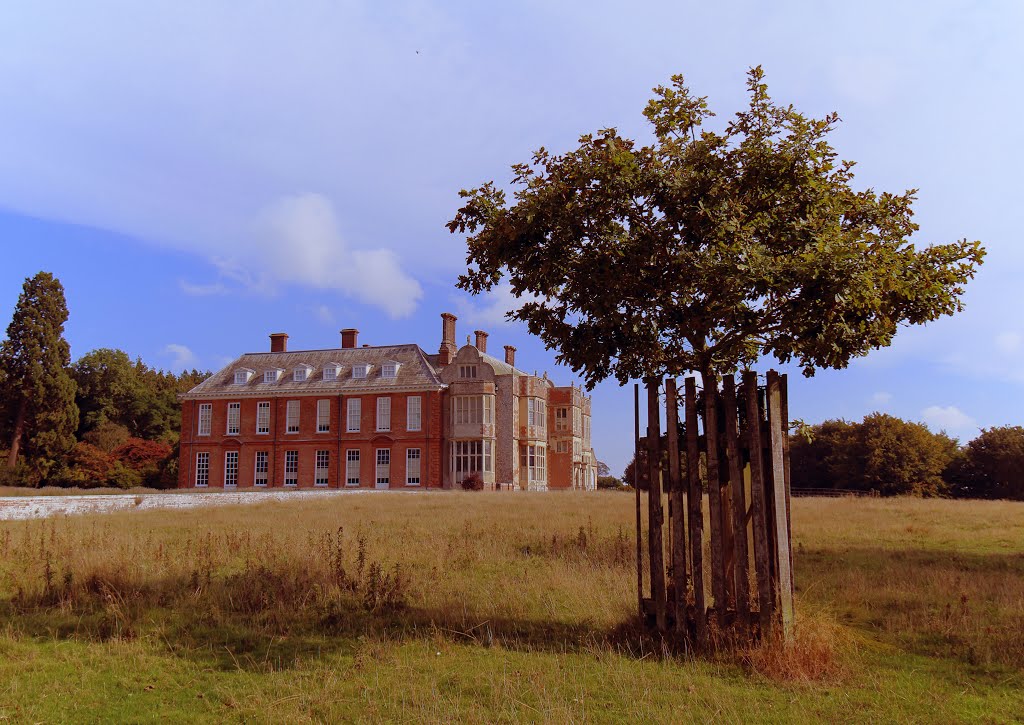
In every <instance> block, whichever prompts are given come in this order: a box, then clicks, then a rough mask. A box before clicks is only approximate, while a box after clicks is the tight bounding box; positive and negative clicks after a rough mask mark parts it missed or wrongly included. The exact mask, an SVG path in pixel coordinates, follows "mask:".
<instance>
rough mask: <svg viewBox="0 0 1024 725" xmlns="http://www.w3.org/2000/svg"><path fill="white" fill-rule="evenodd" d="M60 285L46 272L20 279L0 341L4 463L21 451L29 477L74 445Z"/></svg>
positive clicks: (75, 419)
mask: <svg viewBox="0 0 1024 725" xmlns="http://www.w3.org/2000/svg"><path fill="white" fill-rule="evenodd" d="M67 319H68V308H67V302H66V301H65V299H64V287H63V286H62V285H61V283H60V281H59V280H58V279H57V278H55V277H54V276H53V275H52V274H50V273H49V272H39V273H38V274H37V275H35V276H34V277H31V278H29V279H26V280H25V284H24V285H23V287H22V292H21V296H20V297H19V298H18V303H17V305H16V306H15V308H14V316H13V317H12V319H11V324H10V325H9V326H8V327H7V339H6V340H4V341H3V343H2V344H0V368H2V369H3V370H4V371H5V375H4V380H3V385H2V387H0V410H2V411H3V417H4V428H5V430H7V431H9V435H10V439H9V440H10V445H9V450H8V457H7V468H8V469H9V470H12V469H14V468H15V466H16V465H17V463H18V456H19V455H20V454H22V453H24V455H25V458H26V459H27V461H28V463H29V466H30V468H31V469H32V471H33V475H34V477H35V478H36V479H37V480H38V479H41V478H45V476H46V475H47V473H48V472H49V471H50V469H51V468H52V467H53V466H54V465H55V463H56V462H57V461H58V460H59V459H60V458H62V457H63V456H64V455H65V454H66V453H68V452H70V451H71V449H72V448H74V445H75V437H74V435H75V429H76V428H77V427H78V407H77V406H76V405H75V381H74V380H72V379H71V376H70V375H69V374H68V369H67V368H68V365H69V364H70V362H71V348H70V346H69V345H68V343H67V340H65V339H64V323H65V322H67Z"/></svg>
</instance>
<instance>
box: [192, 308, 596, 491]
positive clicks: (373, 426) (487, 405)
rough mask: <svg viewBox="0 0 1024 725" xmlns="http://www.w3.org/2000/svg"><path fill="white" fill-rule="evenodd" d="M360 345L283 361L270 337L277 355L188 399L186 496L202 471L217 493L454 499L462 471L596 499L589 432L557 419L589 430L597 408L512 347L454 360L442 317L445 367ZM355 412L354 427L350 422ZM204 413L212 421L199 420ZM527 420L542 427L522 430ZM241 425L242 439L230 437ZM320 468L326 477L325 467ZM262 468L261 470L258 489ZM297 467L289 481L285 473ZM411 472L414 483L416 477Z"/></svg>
mask: <svg viewBox="0 0 1024 725" xmlns="http://www.w3.org/2000/svg"><path fill="white" fill-rule="evenodd" d="M357 335H358V331H357V330H354V329H351V328H349V329H346V330H343V331H342V340H343V345H342V347H341V348H336V349H329V350H306V351H294V352H288V351H287V349H286V348H287V335H284V334H283V333H275V334H274V335H272V336H271V352H269V353H248V354H246V355H243V356H241V357H240V358H238V359H237V360H235V361H234V362H232V363H231V364H230V365H228V366H227V367H225V368H224V369H223V370H221V371H218V372H217V373H216V374H214V375H213V376H212V377H211V378H209V379H208V380H206V381H204V382H203V383H201V384H200V385H198V386H196V387H195V388H193V389H192V390H191V391H189V392H188V393H186V394H185V395H183V396H182V415H181V426H182V427H181V450H180V458H179V469H178V470H179V474H178V486H179V488H192V487H195V486H196V485H197V483H199V482H200V481H199V480H198V478H197V474H198V473H199V470H200V467H202V469H203V470H204V480H205V481H206V482H207V483H206V485H208V486H209V487H213V488H216V487H221V486H224V485H225V484H226V483H229V484H230V481H231V480H234V481H236V483H235V484H234V486H235V487H250V486H254V485H260V486H262V485H265V486H266V487H267V488H279V487H284V486H286V485H287V486H288V487H289V488H290V487H292V486H293V485H294V487H295V488H316V487H328V488H350V487H356V486H358V487H360V488H391V489H395V488H441V487H444V488H452V487H457V486H458V485H459V484H460V483H461V478H463V477H465V475H466V471H467V470H472V471H475V472H478V473H479V474H480V475H481V478H482V479H483V481H484V483H485V486H486V487H487V488H520V489H527V488H534V489H546V488H593V487H594V484H595V483H596V459H593V452H592V451H591V450H590V440H589V424H588V425H587V429H586V431H583V430H575V429H574V430H573V431H572V433H571V435H568V436H567V435H566V434H565V432H563V431H559V432H558V435H555V426H556V414H555V412H554V410H555V407H554V406H558V407H561V408H565V409H566V410H569V411H572V410H575V411H578V412H577V413H576V414H575V415H576V418H575V419H578V418H579V416H580V414H581V411H582V410H583V408H584V406H585V408H586V415H587V419H588V421H589V414H590V406H589V403H590V401H589V399H588V398H586V397H585V396H583V394H582V391H580V390H579V389H578V388H575V387H570V388H559V387H555V386H554V385H553V384H552V383H551V382H550V381H549V380H548V379H547V377H546V375H545V376H543V377H537V376H532V375H527V374H526V373H524V372H522V371H520V370H518V369H516V368H515V367H514V365H512V364H511V360H514V352H515V349H514V348H506V358H507V360H506V361H505V362H502V361H499V360H497V359H496V358H493V357H491V356H489V355H487V354H486V341H487V335H486V333H483V332H482V331H478V333H477V337H476V345H469V344H468V343H467V345H465V346H464V347H462V348H459V349H456V347H455V343H454V335H455V316H454V315H450V314H446V315H444V316H443V336H442V343H441V348H440V352H439V353H438V354H437V355H428V354H426V353H424V352H423V351H422V350H421V349H420V348H419V347H418V346H416V345H398V346H386V347H366V346H364V347H361V348H360V347H357V346H356V340H357ZM480 348H482V350H481V349H480ZM509 350H511V353H510V352H509ZM510 356H511V359H509V358H510ZM361 368H365V371H364V370H362V369H361ZM296 370H300V374H299V375H296V373H295V371H296ZM357 373H358V374H357ZM460 373H461V374H460ZM470 373H472V376H471V377H470V376H469V374H470ZM300 376H301V377H300ZM457 398H458V399H459V400H458V401H457V400H456V399H457ZM410 399H413V400H414V402H413V403H412V405H413V406H415V405H417V403H416V402H415V400H417V399H418V401H419V402H418V406H419V411H420V414H419V426H418V428H419V429H418V430H417V429H416V427H417V426H416V425H415V424H414V425H410V421H409V419H408V415H407V414H408V411H409V410H410V407H409V406H410V402H409V401H410ZM353 401H357V404H358V406H359V407H358V409H359V414H358V416H357V417H355V416H354V414H353V416H352V417H350V415H349V410H350V408H349V406H350V405H352V404H353ZM378 401H386V402H384V403H378ZM541 404H543V406H544V413H543V417H541V414H540V412H539V410H540V406H541ZM378 405H380V406H382V407H381V409H380V412H381V415H382V418H381V421H378V412H379V411H378ZM203 406H209V408H208V410H209V415H208V416H201V410H202V408H203ZM261 406H263V408H264V409H267V410H268V412H267V416H266V423H267V425H266V430H264V431H260V430H258V428H257V425H258V421H259V418H260V415H259V411H260V409H261ZM456 406H458V413H457V414H456ZM531 406H532V407H531ZM289 409H291V420H289ZM388 409H389V410H390V421H388V422H387V424H383V423H384V420H383V417H384V413H385V411H387V410H388ZM232 410H236V411H237V413H236V414H235V415H234V416H232ZM353 410H354V409H353ZM413 410H415V408H413ZM531 410H532V411H533V412H532V413H531V412H530V411H531ZM321 414H322V415H321ZM531 417H532V419H533V422H534V425H528V424H527V421H528V418H531ZM568 417H569V419H570V420H572V419H574V416H573V413H572V412H569V413H568ZM201 418H202V423H203V426H202V427H203V428H204V429H203V430H201ZM207 418H208V420H209V425H208V426H206V425H205V422H206V420H207ZM485 418H486V419H485ZM235 420H237V430H236V429H234V428H229V422H232V423H233V422H234V421H235ZM356 420H358V426H356V425H354V423H355V421H356ZM289 423H291V424H292V427H293V428H296V429H295V430H289ZM379 423H381V424H379ZM350 428H352V429H355V428H358V430H350ZM584 432H585V433H586V439H585V440H584ZM558 440H563V441H564V440H575V441H576V445H575V449H576V455H575V456H574V455H573V453H572V451H573V446H572V445H571V444H570V445H569V450H570V452H569V454H568V455H566V454H565V453H557V454H556V453H555V452H554V451H555V448H556V446H557V441H558ZM410 451H412V452H413V453H412V454H411V455H412V457H411V458H410V453H409V452H410ZM581 451H585V453H581ZM356 452H358V482H357V483H356V482H354V481H353V482H351V483H350V478H355V477H356V476H355V475H354V474H355V469H356V465H355V464H354V463H353V465H352V466H349V465H348V461H349V458H354V457H355V456H356V455H357V454H356ZM318 454H319V455H318ZM318 457H319V460H320V462H321V463H323V462H325V461H326V463H327V465H326V467H323V466H320V467H318V466H317V461H318ZM378 459H380V462H381V465H380V466H378V462H379V461H378ZM385 459H388V460H389V464H387V465H385V464H383V461H384V460H385ZM258 460H263V461H265V466H266V472H265V474H261V476H260V479H259V480H258V478H257V475H258V474H257V461H258ZM289 461H291V462H292V466H290V468H292V469H295V470H293V471H287V470H286V468H289V466H288V465H287V464H288V463H289ZM296 461H297V465H295V462H296ZM416 461H418V463H419V482H418V483H417V482H415V480H410V477H409V469H410V468H413V469H415V463H416ZM523 461H528V466H527V468H526V469H523V468H522V465H521V464H522V462H523ZM229 462H230V464H231V465H230V466H229ZM545 462H546V463H545ZM201 464H203V465H202V466H201ZM207 466H208V468H207ZM587 466H589V468H587ZM477 468H479V469H480V470H479V471H476V469H477ZM232 469H234V473H232ZM289 474H290V475H289ZM229 476H232V477H231V478H229ZM262 478H265V479H266V483H265V484H263V483H262ZM292 482H294V483H292Z"/></svg>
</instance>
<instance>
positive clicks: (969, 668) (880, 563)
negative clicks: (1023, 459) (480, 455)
mask: <svg viewBox="0 0 1024 725" xmlns="http://www.w3.org/2000/svg"><path fill="white" fill-rule="evenodd" d="M632 520H633V510H632V497H631V496H629V495H624V494H618V493H601V494H588V495H580V494H570V493H566V494H507V493H506V494H470V493H439V494H432V495H425V496H424V495H421V496H404V495H400V494H399V495H390V494H389V495H380V496H359V497H350V498H346V497H340V498H337V499H330V500H319V501H315V502H302V501H297V502H294V503H292V502H288V503H285V504H281V503H269V502H268V503H266V504H257V505H253V506H244V507H224V508H217V509H208V510H190V511H153V512H133V513H123V514H110V515H106V516H82V517H74V518H63V519H56V520H43V521H12V522H0V719H4V718H7V719H10V720H12V721H31V722H38V721H49V722H66V721H83V720H88V721H95V720H119V721H124V720H128V721H140V720H141V721H147V720H157V719H160V720H165V721H166V720H170V721H186V720H188V721H196V720H198V721H204V720H205V721H218V722H219V721H224V720H229V721H235V720H239V721H255V722H307V721H339V720H399V721H409V720H413V721H437V722H441V721H452V720H465V721H476V722H494V721H550V722H579V721H597V722H613V721H621V720H627V719H629V720H640V721H673V722H681V721H751V720H756V721H779V722H782V721H793V720H805V721H806V720H828V721H831V722H863V721H882V720H884V721H893V720H896V721H922V722H949V721H951V720H976V721H982V722H1012V721H1015V719H1018V718H1020V717H1021V716H1022V713H1024V504H1009V503H995V502H962V501H929V500H925V501H922V500H912V499H795V500H794V501H793V537H794V547H795V549H796V561H795V564H796V584H797V595H798V625H797V640H798V641H797V643H796V645H795V646H794V647H793V648H792V649H791V650H789V651H786V650H781V649H780V648H778V647H770V648H767V649H764V650H753V651H747V652H742V653H738V654H729V655H724V654H723V655H718V656H714V657H708V658H703V659H692V658H688V657H680V656H674V657H665V656H663V653H662V652H661V651H660V649H659V648H658V647H657V646H656V645H655V643H654V642H653V641H651V640H650V639H647V638H645V637H644V636H643V635H642V633H641V632H639V631H638V630H637V628H636V626H635V624H634V623H633V615H634V611H635V607H636V592H635V569H634V560H633V556H634V551H635V549H634V540H633V531H632Z"/></svg>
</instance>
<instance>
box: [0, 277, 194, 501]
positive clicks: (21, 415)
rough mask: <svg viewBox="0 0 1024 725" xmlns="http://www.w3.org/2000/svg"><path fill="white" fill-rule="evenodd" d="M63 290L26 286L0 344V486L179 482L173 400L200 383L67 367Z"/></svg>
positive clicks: (177, 412) (107, 367)
mask: <svg viewBox="0 0 1024 725" xmlns="http://www.w3.org/2000/svg"><path fill="white" fill-rule="evenodd" d="M67 317H68V311H67V306H66V302H65V299H64V288H63V287H62V286H61V284H60V281H59V280H57V279H56V278H55V277H54V276H53V275H51V274H49V273H47V272H40V273H39V274H37V275H36V276H35V277H32V278H29V279H26V280H25V285H24V288H23V290H22V294H21V296H20V297H19V299H18V304H17V306H16V307H15V310H14V315H13V317H12V320H11V323H10V325H9V326H8V327H7V337H6V339H4V340H3V341H2V342H0V454H2V455H3V465H0V485H9V486H40V485H56V486H80V487H99V486H116V487H119V488H131V487H133V486H150V487H154V488H167V487H171V486H174V485H175V484H176V480H177V450H178V437H179V429H180V427H181V406H180V404H179V403H178V399H177V396H178V394H179V393H182V392H185V391H187V390H189V389H190V388H192V387H193V386H195V385H196V384H198V383H199V382H201V381H202V380H204V379H206V378H207V377H208V376H209V375H210V373H208V372H200V371H198V370H192V371H186V372H182V373H181V374H174V373H171V372H165V371H163V370H157V369H154V368H151V367H149V366H147V365H146V364H145V363H143V362H142V360H138V359H137V360H134V361H133V360H132V359H131V358H130V357H129V356H128V354H127V353H125V352H123V351H121V350H111V349H100V350H93V351H92V352H90V353H87V354H86V355H83V356H82V357H80V358H79V359H78V360H77V361H76V362H75V363H74V364H71V359H70V348H69V346H68V343H67V341H66V340H64V323H65V322H66V321H67Z"/></svg>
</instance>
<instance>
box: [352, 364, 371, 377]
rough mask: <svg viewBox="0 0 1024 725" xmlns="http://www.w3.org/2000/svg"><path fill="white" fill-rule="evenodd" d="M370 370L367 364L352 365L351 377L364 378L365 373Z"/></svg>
mask: <svg viewBox="0 0 1024 725" xmlns="http://www.w3.org/2000/svg"><path fill="white" fill-rule="evenodd" d="M368 372H370V366H369V365H353V366H352V377H353V378H354V379H355V380H365V379H366V374H367V373H368Z"/></svg>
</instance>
